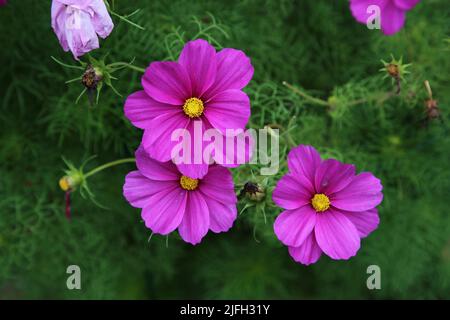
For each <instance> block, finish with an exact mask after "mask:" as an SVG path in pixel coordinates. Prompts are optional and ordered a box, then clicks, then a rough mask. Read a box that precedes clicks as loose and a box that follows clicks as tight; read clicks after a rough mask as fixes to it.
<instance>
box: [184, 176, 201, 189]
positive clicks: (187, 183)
mask: <svg viewBox="0 0 450 320" xmlns="http://www.w3.org/2000/svg"><path fill="white" fill-rule="evenodd" d="M180 186H181V187H182V188H183V189H184V190H189V191H192V190H195V189H197V187H198V179H192V178H189V177H186V176H181V178H180Z"/></svg>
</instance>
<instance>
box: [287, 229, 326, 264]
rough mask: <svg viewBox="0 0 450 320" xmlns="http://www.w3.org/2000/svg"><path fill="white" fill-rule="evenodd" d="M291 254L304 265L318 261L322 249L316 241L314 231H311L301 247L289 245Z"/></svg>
mask: <svg viewBox="0 0 450 320" xmlns="http://www.w3.org/2000/svg"><path fill="white" fill-rule="evenodd" d="M289 254H290V255H291V257H292V258H293V259H294V260H295V261H296V262H299V263H301V264H304V265H310V264H312V263H316V262H317V261H318V260H319V258H320V256H321V255H322V249H320V247H319V245H318V244H317V241H316V236H315V235H314V232H311V233H310V234H309V236H308V237H306V239H305V241H304V242H303V243H302V245H301V246H299V247H289Z"/></svg>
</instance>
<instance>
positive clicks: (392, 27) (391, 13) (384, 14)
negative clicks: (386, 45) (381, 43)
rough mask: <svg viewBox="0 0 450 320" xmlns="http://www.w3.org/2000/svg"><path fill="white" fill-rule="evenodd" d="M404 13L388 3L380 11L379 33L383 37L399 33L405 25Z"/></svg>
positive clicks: (391, 3)
mask: <svg viewBox="0 0 450 320" xmlns="http://www.w3.org/2000/svg"><path fill="white" fill-rule="evenodd" d="M405 17H406V13H405V11H404V10H402V9H399V8H397V7H396V6H395V5H394V3H393V2H391V1H389V2H388V3H387V4H386V6H385V7H384V8H383V9H382V10H381V31H383V33H384V34H385V35H388V36H390V35H393V34H395V33H397V32H398V31H400V29H401V28H403V25H404V24H405Z"/></svg>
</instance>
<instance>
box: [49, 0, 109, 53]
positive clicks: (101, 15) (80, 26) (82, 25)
mask: <svg viewBox="0 0 450 320" xmlns="http://www.w3.org/2000/svg"><path fill="white" fill-rule="evenodd" d="M52 28H53V30H54V31H55V33H56V36H57V37H58V39H59V43H60V44H61V46H62V47H63V49H64V51H69V50H70V51H71V52H72V54H73V56H74V57H75V59H77V60H78V57H80V56H82V55H84V54H85V53H87V52H89V51H91V50H94V49H97V48H98V47H99V42H98V37H97V35H98V36H100V37H102V38H103V39H104V38H106V37H107V36H109V34H110V33H111V31H112V29H113V28H114V24H113V22H112V20H111V17H110V16H109V13H108V10H107V8H106V5H105V2H104V1H103V0H53V2H52Z"/></svg>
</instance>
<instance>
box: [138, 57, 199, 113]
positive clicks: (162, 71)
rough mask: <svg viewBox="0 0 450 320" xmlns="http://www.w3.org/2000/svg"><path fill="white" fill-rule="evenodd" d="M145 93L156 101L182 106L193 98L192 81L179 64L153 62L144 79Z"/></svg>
mask: <svg viewBox="0 0 450 320" xmlns="http://www.w3.org/2000/svg"><path fill="white" fill-rule="evenodd" d="M142 86H143V87H144V90H145V92H146V93H147V94H148V95H149V96H150V97H151V98H153V99H154V100H156V101H159V102H162V103H168V104H173V105H178V106H182V105H183V104H184V102H185V101H186V99H188V98H191V97H192V88H191V80H190V79H189V75H188V74H187V72H186V70H185V68H184V67H183V66H181V65H180V64H178V63H177V62H172V61H164V62H152V63H151V64H150V66H149V67H148V68H147V69H146V70H145V74H144V76H143V77H142Z"/></svg>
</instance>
